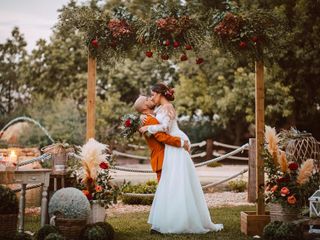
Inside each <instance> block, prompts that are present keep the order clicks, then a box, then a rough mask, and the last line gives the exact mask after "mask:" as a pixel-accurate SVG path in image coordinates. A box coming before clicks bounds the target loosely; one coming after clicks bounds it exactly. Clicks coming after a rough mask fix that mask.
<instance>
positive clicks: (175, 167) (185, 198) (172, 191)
mask: <svg viewBox="0 0 320 240" xmlns="http://www.w3.org/2000/svg"><path fill="white" fill-rule="evenodd" d="M156 114H157V115H156V118H157V119H158V121H159V122H160V124H159V125H153V126H149V127H148V131H149V132H150V133H152V134H154V133H156V132H167V133H168V134H170V135H172V136H177V137H180V138H181V139H184V140H188V141H189V138H188V136H187V135H186V134H185V133H184V132H182V131H181V130H180V129H179V127H178V123H177V120H176V114H175V110H174V108H173V106H172V105H171V104H167V105H164V106H160V107H159V108H158V109H157V110H156ZM189 142H190V141H189ZM148 223H149V224H151V225H152V227H151V228H152V229H154V230H157V231H159V232H161V233H207V232H209V231H220V230H221V229H223V225H222V224H214V223H212V222H211V218H210V213H209V210H208V207H207V204H206V201H205V198H204V194H203V191H202V188H201V184H200V181H199V179H198V176H197V173H196V169H195V167H194V163H193V161H192V159H191V157H190V154H189V153H188V152H187V151H185V150H184V149H183V148H176V147H173V146H169V145H166V146H165V154H164V160H163V166H162V173H161V180H160V182H159V185H158V188H157V191H156V194H155V197H154V200H153V203H152V207H151V211H150V215H149V219H148Z"/></svg>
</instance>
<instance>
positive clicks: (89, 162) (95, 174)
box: [75, 139, 119, 223]
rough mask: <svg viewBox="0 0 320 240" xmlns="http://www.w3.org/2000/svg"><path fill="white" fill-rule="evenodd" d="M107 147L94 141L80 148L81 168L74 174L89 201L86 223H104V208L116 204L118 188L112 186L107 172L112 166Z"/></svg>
mask: <svg viewBox="0 0 320 240" xmlns="http://www.w3.org/2000/svg"><path fill="white" fill-rule="evenodd" d="M108 151H109V150H108V147H107V145H105V144H102V143H99V142H97V141H96V140H94V139H89V141H88V142H87V143H86V144H85V145H84V146H82V147H81V151H80V154H79V155H80V156H81V158H82V167H81V168H80V169H79V170H77V171H76V172H75V174H76V176H77V180H78V184H79V188H80V190H82V192H83V194H84V195H85V196H86V197H87V199H88V200H89V201H90V205H91V212H90V215H89V217H88V221H87V222H88V223H95V222H104V221H105V217H106V211H105V208H108V206H109V205H110V204H112V203H113V202H116V199H117V195H118V193H119V188H118V187H117V186H116V185H114V184H112V182H111V179H112V178H111V176H110V172H109V168H110V165H111V164H112V159H111V155H110V154H107V152H108Z"/></svg>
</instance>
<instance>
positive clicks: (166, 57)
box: [161, 54, 169, 60]
mask: <svg viewBox="0 0 320 240" xmlns="http://www.w3.org/2000/svg"><path fill="white" fill-rule="evenodd" d="M161 59H162V60H168V59H169V55H167V54H163V55H161Z"/></svg>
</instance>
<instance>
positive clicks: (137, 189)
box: [122, 180, 158, 205]
mask: <svg viewBox="0 0 320 240" xmlns="http://www.w3.org/2000/svg"><path fill="white" fill-rule="evenodd" d="M157 185H158V183H157V182H156V181H154V180H149V181H147V182H146V183H144V184H136V185H132V184H131V183H130V182H129V183H127V184H125V186H124V187H123V188H122V192H123V193H138V194H150V193H151V194H152V193H155V192H156V190H157ZM152 201H153V196H127V195H125V194H124V195H123V196H122V202H123V203H125V204H131V205H135V204H139V205H151V204H152Z"/></svg>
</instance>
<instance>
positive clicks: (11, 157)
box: [9, 150, 18, 164]
mask: <svg viewBox="0 0 320 240" xmlns="http://www.w3.org/2000/svg"><path fill="white" fill-rule="evenodd" d="M17 160H18V157H17V154H16V153H15V151H13V150H12V151H11V152H10V155H9V161H10V163H11V164H16V163H17Z"/></svg>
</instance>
